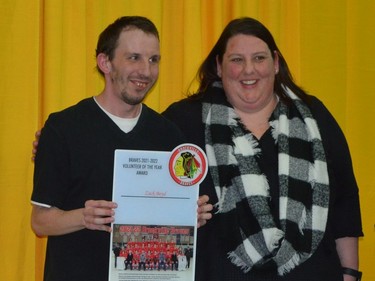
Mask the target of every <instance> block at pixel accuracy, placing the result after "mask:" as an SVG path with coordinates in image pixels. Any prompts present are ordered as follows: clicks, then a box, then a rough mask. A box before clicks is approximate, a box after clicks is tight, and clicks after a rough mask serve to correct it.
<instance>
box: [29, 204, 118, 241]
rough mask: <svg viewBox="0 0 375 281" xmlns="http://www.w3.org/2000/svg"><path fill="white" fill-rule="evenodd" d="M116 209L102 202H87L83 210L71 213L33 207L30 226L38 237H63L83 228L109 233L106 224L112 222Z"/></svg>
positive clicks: (53, 208)
mask: <svg viewBox="0 0 375 281" xmlns="http://www.w3.org/2000/svg"><path fill="white" fill-rule="evenodd" d="M116 207H117V204H116V203H114V202H109V201H104V200H88V201H86V203H85V207H84V208H80V209H75V210H71V211H64V210H61V209H59V208H56V207H50V208H47V207H42V206H38V205H33V209H32V214H31V226H32V229H33V231H34V232H35V234H36V235H38V236H55V235H64V234H68V233H72V232H75V231H79V230H82V229H84V228H87V229H91V230H102V231H107V232H111V231H112V229H111V227H110V226H108V225H107V224H109V223H111V222H113V221H114V214H115V212H114V210H113V209H115V208H116Z"/></svg>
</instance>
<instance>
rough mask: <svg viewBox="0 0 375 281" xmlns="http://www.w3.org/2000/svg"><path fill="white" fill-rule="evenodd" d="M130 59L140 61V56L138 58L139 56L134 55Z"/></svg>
mask: <svg viewBox="0 0 375 281" xmlns="http://www.w3.org/2000/svg"><path fill="white" fill-rule="evenodd" d="M129 59H130V60H138V59H139V56H137V55H133V56H130V57H129Z"/></svg>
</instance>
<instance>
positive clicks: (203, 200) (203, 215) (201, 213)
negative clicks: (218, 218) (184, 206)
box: [197, 195, 213, 228]
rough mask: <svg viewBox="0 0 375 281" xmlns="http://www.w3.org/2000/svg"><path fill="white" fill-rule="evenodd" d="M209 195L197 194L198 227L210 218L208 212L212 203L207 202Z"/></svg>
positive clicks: (211, 207) (210, 215)
mask: <svg viewBox="0 0 375 281" xmlns="http://www.w3.org/2000/svg"><path fill="white" fill-rule="evenodd" d="M208 201H209V197H208V196H207V195H202V196H199V199H198V201H197V203H198V210H197V212H198V228H199V227H201V226H203V225H205V224H206V223H207V221H208V220H209V219H211V218H212V214H211V213H210V212H211V211H212V209H213V206H212V204H209V203H208Z"/></svg>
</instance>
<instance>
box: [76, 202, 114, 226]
mask: <svg viewBox="0 0 375 281" xmlns="http://www.w3.org/2000/svg"><path fill="white" fill-rule="evenodd" d="M115 208H117V204H116V203H115V202H110V201H105V200H88V201H86V202H85V208H84V209H83V225H84V226H85V227H86V228H88V229H91V230H102V231H107V232H111V231H112V228H111V227H110V226H108V225H107V224H109V223H112V222H113V221H114V220H115V218H114V215H115V211H114V209H115Z"/></svg>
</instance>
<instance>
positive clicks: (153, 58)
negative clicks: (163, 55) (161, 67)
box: [149, 56, 160, 63]
mask: <svg viewBox="0 0 375 281" xmlns="http://www.w3.org/2000/svg"><path fill="white" fill-rule="evenodd" d="M149 62H150V63H159V62H160V57H158V56H156V57H152V58H150V59H149Z"/></svg>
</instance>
